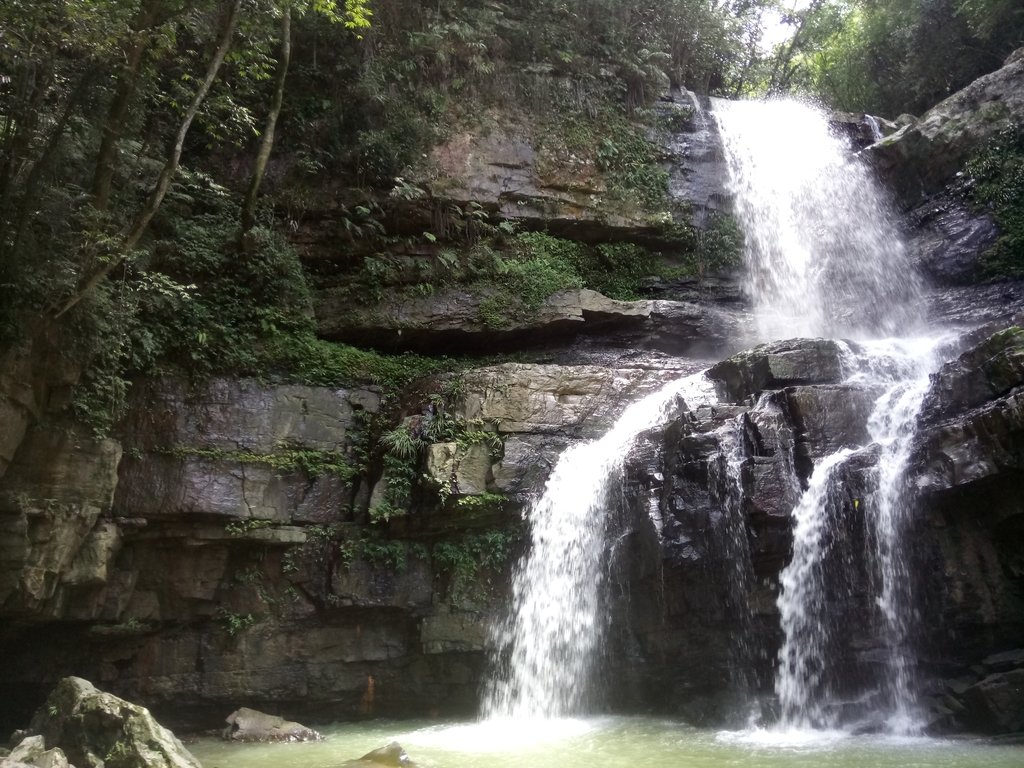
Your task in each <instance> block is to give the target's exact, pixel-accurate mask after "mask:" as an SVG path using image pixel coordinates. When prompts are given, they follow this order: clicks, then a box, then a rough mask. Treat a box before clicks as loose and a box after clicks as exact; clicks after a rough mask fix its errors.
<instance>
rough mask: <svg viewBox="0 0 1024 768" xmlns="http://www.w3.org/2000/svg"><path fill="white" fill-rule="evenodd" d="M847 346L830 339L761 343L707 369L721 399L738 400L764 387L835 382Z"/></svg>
mask: <svg viewBox="0 0 1024 768" xmlns="http://www.w3.org/2000/svg"><path fill="white" fill-rule="evenodd" d="M848 348H849V347H848V345H847V344H845V343H843V342H839V341H835V340H833V339H789V340H787V341H773V342H769V343H768V344H762V345H760V346H758V347H754V348H753V349H750V350H746V351H744V352H740V353H739V354H736V355H733V356H732V357H730V358H729V359H728V360H724V361H722V362H721V363H718V364H717V365H714V366H712V367H711V368H710V369H708V378H710V379H712V380H713V381H714V382H715V388H716V389H717V390H718V396H719V398H721V399H722V400H727V401H729V402H733V403H740V402H743V401H745V400H747V398H750V397H753V396H755V395H757V394H759V393H760V392H763V391H764V390H766V389H782V388H783V387H787V386H792V385H798V384H838V383H840V382H841V381H842V379H843V356H844V354H845V353H846V350H847V349H848Z"/></svg>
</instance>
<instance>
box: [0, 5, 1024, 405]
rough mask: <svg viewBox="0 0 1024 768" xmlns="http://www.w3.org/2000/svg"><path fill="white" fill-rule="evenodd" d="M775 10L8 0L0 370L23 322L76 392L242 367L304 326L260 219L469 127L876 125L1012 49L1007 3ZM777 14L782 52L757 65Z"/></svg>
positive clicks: (274, 219) (1, 120)
mask: <svg viewBox="0 0 1024 768" xmlns="http://www.w3.org/2000/svg"><path fill="white" fill-rule="evenodd" d="M789 2H790V0H505V1H504V2H502V1H500V0H434V1H433V2H430V3H422V2H418V0H48V2H42V3H40V2H34V1H33V0H6V2H4V3H2V4H0V352H2V351H3V349H4V348H7V347H10V346H11V345H12V344H16V343H17V342H18V341H19V340H20V339H23V338H24V336H25V333H26V328H27V327H29V326H31V325H32V324H33V323H35V322H37V321H38V320H39V318H47V319H48V320H47V322H51V323H52V322H56V323H58V324H60V325H61V326H62V327H64V328H71V329H77V330H76V333H77V334H78V335H77V337H76V338H77V339H78V341H77V342H76V347H75V352H76V354H78V355H79V356H80V357H82V358H83V359H84V360H92V361H94V362H95V364H91V367H88V368H87V370H89V371H93V372H94V373H95V376H94V380H95V381H100V379H101V378H102V376H101V375H100V373H96V372H102V371H106V372H107V373H108V374H109V373H110V372H112V371H113V372H116V373H117V375H116V376H113V377H112V378H111V377H110V376H108V377H107V379H105V380H107V381H108V382H109V381H114V382H115V383H116V382H117V381H119V380H120V379H119V377H120V376H121V374H123V373H124V372H125V371H133V370H134V371H139V370H147V369H151V368H152V367H153V366H155V365H161V364H163V362H161V361H164V362H166V361H167V360H168V359H169V358H170V357H173V356H175V355H177V356H178V357H179V358H182V357H183V358H187V359H189V360H191V361H192V363H193V364H195V363H196V361H197V360H203V361H205V362H204V364H205V365H208V366H210V365H222V366H223V365H229V364H236V363H237V364H238V365H240V366H242V367H244V366H245V365H249V366H252V365H253V362H252V361H253V360H254V359H255V358H253V357H252V356H249V357H246V356H245V355H246V354H248V353H247V352H246V350H250V349H251V344H252V343H257V342H258V343H269V342H268V341H267V340H268V339H271V340H272V338H271V337H272V336H273V334H274V333H277V332H279V331H280V330H281V329H282V328H298V327H300V326H301V325H302V323H304V322H305V323H307V325H308V315H309V307H308V301H309V296H308V290H307V289H306V286H305V283H304V278H303V276H302V272H301V270H300V269H299V268H298V266H297V264H298V262H297V260H296V257H295V254H294V252H293V251H291V250H290V249H289V247H288V245H287V242H286V239H287V238H286V235H287V231H288V230H287V227H286V226H285V225H284V224H283V220H287V219H291V218H292V215H291V214H292V211H293V210H294V209H295V208H296V207H301V205H302V204H303V202H302V201H303V200H304V199H305V198H307V197H309V196H311V195H317V194H329V193H328V192H325V190H327V189H328V188H330V189H334V188H337V187H340V186H344V187H350V188H351V187H360V188H363V189H364V190H367V194H368V195H372V194H378V196H386V195H387V193H388V191H389V190H391V189H392V188H393V187H395V185H396V177H400V176H401V175H402V174H403V173H404V172H405V171H406V170H407V169H409V168H410V167H411V166H415V165H416V163H417V162H419V160H420V158H422V157H424V156H426V154H427V153H428V151H429V149H430V147H431V146H432V145H433V144H434V143H436V142H437V141H439V140H440V139H442V138H444V136H445V134H446V132H447V131H450V130H451V129H453V128H454V127H456V126H458V125H459V124H461V123H465V122H467V121H472V120H474V119H479V116H480V115H481V114H484V113H485V112H486V111H487V110H488V109H489V108H492V107H498V108H503V109H506V110H509V111H512V112H515V111H520V112H533V113H537V114H543V113H545V112H548V113H550V112H551V111H555V112H558V111H561V113H562V114H563V115H568V116H572V115H577V114H579V113H580V112H581V111H582V112H584V113H586V114H588V115H591V116H592V117H596V116H598V115H602V114H604V115H608V114H611V113H615V114H617V115H619V116H620V118H621V116H624V115H632V114H634V113H635V111H636V110H638V109H640V108H642V107H644V106H645V105H649V104H650V103H651V102H652V101H653V100H654V99H655V98H656V97H657V96H658V95H659V94H661V93H663V92H664V90H665V89H667V88H668V87H670V86H685V87H689V88H691V89H694V90H696V91H698V92H702V93H719V94H726V95H740V94H760V93H765V92H770V91H787V90H796V91H805V92H809V93H812V94H815V95H817V96H820V97H822V98H823V99H825V100H827V101H828V102H830V103H831V104H833V105H834V106H837V107H843V108H847V109H865V110H870V111H873V112H877V113H881V114H889V115H892V114H895V113H898V112H902V111H906V110H912V111H913V110H920V109H923V108H924V107H926V106H928V105H930V104H931V103H933V102H934V101H935V100H937V99H938V98H939V97H941V96H943V95H945V94H946V93H949V92H950V91H951V90H953V89H955V88H957V87H960V86H961V85H963V84H964V83H966V82H967V81H969V80H970V79H971V78H973V77H975V76H977V75H978V74H980V73H982V72H984V71H988V70H991V69H994V68H996V67H997V66H998V65H999V63H1000V61H1001V60H1002V58H1003V57H1004V56H1005V55H1006V53H1008V52H1009V51H1010V50H1011V49H1012V48H1013V47H1015V46H1016V45H1019V44H1020V43H1021V37H1022V31H1024V8H1022V7H1021V4H1020V2H1019V0H886V1H885V2H882V1H881V0H811V1H810V2H809V3H806V2H805V3H800V4H798V6H797V8H796V9H795V10H794V9H792V7H791V6H790V5H789ZM787 9H789V10H787ZM779 12H781V13H782V14H783V18H784V20H785V22H786V23H787V24H788V25H789V26H790V27H791V29H792V32H793V34H792V35H791V37H790V39H789V40H787V41H786V42H784V43H783V44H781V45H780V46H778V47H777V48H776V49H775V50H771V51H769V50H766V49H765V47H764V44H763V42H762V35H763V32H764V25H765V23H766V21H767V20H768V19H770V18H773V14H774V13H779ZM274 157H278V158H284V159H283V160H282V162H281V163H280V164H279V165H278V166H277V167H275V165H274V161H273V158H274ZM374 190H376V192H374ZM268 203H269V204H268ZM204 281H206V282H204ZM202 296H205V299H204V300H208V303H207V304H203V303H202V302H200V301H196V300H194V299H196V298H197V297H202ZM211 297H216V301H214V299H213V298H211ZM209 302H213V303H209ZM211 307H215V309H211ZM254 340H256V341H254ZM204 350H207V351H205V352H204ZM210 350H215V351H210ZM230 361H234V363H231V362H230ZM240 361H241V362H240ZM246 361H248V362H246ZM90 375H92V374H89V373H87V375H86V378H87V379H88V378H89V376H90ZM117 386H120V385H116V384H111V385H109V386H107V389H108V390H109V389H110V388H111V387H113V388H114V389H116V388H117ZM99 389H100V390H102V389H103V387H102V386H101V387H99ZM103 396H104V397H108V398H109V399H110V400H111V401H113V400H116V399H117V396H118V394H117V392H113V391H107V392H106V393H105V394H104V395H103Z"/></svg>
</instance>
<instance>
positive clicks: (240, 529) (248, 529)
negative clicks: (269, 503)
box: [224, 518, 274, 536]
mask: <svg viewBox="0 0 1024 768" xmlns="http://www.w3.org/2000/svg"><path fill="white" fill-rule="evenodd" d="M273 524H274V522H273V521H272V520H260V519H258V518H246V519H245V520H233V521H232V522H230V523H228V524H227V525H225V526H224V532H225V533H227V534H229V535H231V536H245V535H246V534H247V533H252V532H253V531H259V530H262V529H264V528H270V527H271V526H272V525H273Z"/></svg>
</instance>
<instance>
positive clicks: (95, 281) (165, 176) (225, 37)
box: [55, 0, 242, 318]
mask: <svg viewBox="0 0 1024 768" xmlns="http://www.w3.org/2000/svg"><path fill="white" fill-rule="evenodd" d="M241 4H242V0H231V5H230V6H229V8H228V12H227V16H226V17H225V20H224V25H223V27H222V29H221V35H220V39H219V40H218V41H217V48H216V50H215V51H214V54H213V58H211V59H210V63H209V65H208V66H207V67H206V76H205V77H204V78H203V81H202V83H201V84H200V86H199V89H198V90H197V91H196V93H195V95H194V96H193V97H192V102H191V103H190V104H189V106H188V109H187V110H185V115H184V117H183V118H182V121H181V124H180V125H179V126H178V132H177V134H176V135H175V137H174V144H173V145H172V146H171V151H170V153H169V155H168V157H167V160H166V161H165V162H164V167H163V169H162V170H161V171H160V176H159V177H157V180H156V184H155V185H154V186H153V189H152V191H151V192H150V194H149V198H148V199H147V200H146V204H145V206H143V208H142V210H141V211H140V212H139V214H138V216H136V217H135V221H134V222H133V223H132V225H131V227H130V228H129V229H128V231H127V232H125V234H124V235H123V237H122V240H121V243H120V244H119V253H117V254H115V255H113V256H112V257H111V258H110V260H108V261H107V263H106V264H104V265H102V266H101V267H99V268H98V269H96V270H94V271H93V272H92V274H90V275H89V276H88V277H86V278H84V279H83V280H82V281H81V282H80V283H79V286H78V289H77V290H76V291H75V294H74V295H73V296H72V297H71V298H70V299H68V300H67V301H66V302H64V304H63V305H62V306H61V307H60V309H59V310H58V311H57V312H56V313H55V316H56V317H58V318H59V317H61V316H62V315H64V314H65V313H66V312H68V311H69V310H70V309H71V308H73V307H74V306H75V305H77V304H78V302H80V301H81V300H82V299H83V298H85V297H86V296H87V295H89V293H91V292H92V291H93V289H95V288H96V286H97V285H99V284H100V283H101V282H103V280H105V279H106V278H107V276H108V275H109V274H110V273H111V272H113V271H114V270H115V269H117V267H118V266H120V265H121V263H122V262H124V260H125V258H126V257H127V256H128V254H129V253H131V251H132V249H134V248H135V246H137V245H138V244H139V241H140V240H142V236H143V235H144V234H145V233H146V230H147V229H148V228H149V225H150V223H151V222H152V221H153V217H154V216H156V212H157V211H158V210H160V205H161V204H162V203H163V200H164V196H166V194H167V190H168V189H170V186H171V181H172V180H173V179H174V174H175V173H177V171H178V163H179V162H180V161H181V153H182V151H183V149H184V147H185V137H186V136H188V131H189V128H190V127H191V126H192V121H193V120H194V119H195V117H196V114H198V112H199V107H200V106H202V103H203V100H204V99H206V95H207V94H208V93H209V92H210V88H211V87H212V86H213V81H214V80H216V79H217V73H218V72H219V71H220V67H221V64H223V63H224V57H225V56H226V55H227V53H228V50H229V49H230V48H231V38H232V37H233V36H234V32H235V26H236V24H237V22H238V11H239V7H240V6H241Z"/></svg>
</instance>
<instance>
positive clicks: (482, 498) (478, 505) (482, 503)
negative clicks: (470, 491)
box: [456, 493, 506, 513]
mask: <svg viewBox="0 0 1024 768" xmlns="http://www.w3.org/2000/svg"><path fill="white" fill-rule="evenodd" d="M505 501H506V499H505V497H504V496H502V495H501V494H500V493H481V494H478V495H476V496H463V497H462V498H461V499H459V500H458V501H457V502H456V506H457V507H458V508H459V509H460V510H465V511H467V512H472V513H493V512H500V511H501V508H502V506H503V505H504V504H505Z"/></svg>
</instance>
